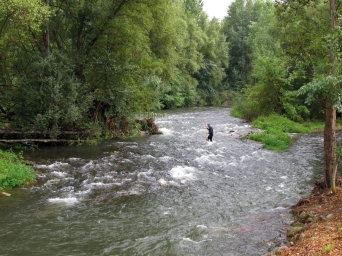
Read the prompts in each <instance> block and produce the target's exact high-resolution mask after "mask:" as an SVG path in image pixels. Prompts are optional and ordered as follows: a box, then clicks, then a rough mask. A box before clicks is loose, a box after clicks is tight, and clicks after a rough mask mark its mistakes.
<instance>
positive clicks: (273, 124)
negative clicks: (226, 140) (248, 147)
mask: <svg viewBox="0 0 342 256" xmlns="http://www.w3.org/2000/svg"><path fill="white" fill-rule="evenodd" d="M252 124H253V127H255V128H259V129H261V130H264V132H262V133H254V134H251V135H250V136H249V139H251V140H255V141H259V142H262V143H263V145H264V146H265V148H267V149H269V150H274V151H286V150H287V149H288V148H289V146H290V144H291V142H292V140H293V139H292V137H291V136H290V135H291V134H292V133H311V132H317V131H322V130H323V129H324V123H323V122H303V123H297V122H294V121H292V120H290V119H288V118H286V117H283V116H279V115H270V116H268V117H263V116H262V117H258V118H257V119H255V120H254V121H253V122H252Z"/></svg>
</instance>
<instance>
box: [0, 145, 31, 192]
mask: <svg viewBox="0 0 342 256" xmlns="http://www.w3.org/2000/svg"><path fill="white" fill-rule="evenodd" d="M34 177H35V172H34V170H33V168H32V167H31V166H29V165H26V164H25V163H24V159H23V156H22V154H21V153H19V154H15V153H12V152H6V151H2V150H0V190H1V189H4V188H14V187H18V186H22V185H26V184H29V183H31V182H32V181H33V180H34Z"/></svg>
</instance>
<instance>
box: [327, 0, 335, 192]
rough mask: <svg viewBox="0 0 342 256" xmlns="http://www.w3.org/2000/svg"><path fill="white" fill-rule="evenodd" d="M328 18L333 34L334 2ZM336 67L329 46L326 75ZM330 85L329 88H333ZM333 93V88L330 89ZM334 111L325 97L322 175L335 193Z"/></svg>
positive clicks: (333, 1)
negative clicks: (329, 18)
mask: <svg viewBox="0 0 342 256" xmlns="http://www.w3.org/2000/svg"><path fill="white" fill-rule="evenodd" d="M330 17H331V32H332V33H334V30H335V27H336V26H337V24H338V19H337V18H338V17H337V9H336V0H330ZM335 67H336V54H335V51H334V45H331V46H330V50H329V67H328V70H327V75H328V76H329V75H334V73H335ZM333 86H334V85H333V84H330V85H329V87H333ZM331 89H332V90H331V91H333V88H331ZM335 150H336V109H335V107H334V104H333V102H332V96H331V97H329V96H328V97H327V99H326V103H325V128H324V174H325V185H326V188H328V189H331V191H332V192H335V182H336V175H337V161H336V151H335Z"/></svg>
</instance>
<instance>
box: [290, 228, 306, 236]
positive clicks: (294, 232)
mask: <svg viewBox="0 0 342 256" xmlns="http://www.w3.org/2000/svg"><path fill="white" fill-rule="evenodd" d="M303 231H304V227H290V228H289V229H288V230H287V236H288V237H294V236H295V235H297V234H299V233H301V232H303Z"/></svg>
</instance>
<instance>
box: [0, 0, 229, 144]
mask: <svg viewBox="0 0 342 256" xmlns="http://www.w3.org/2000/svg"><path fill="white" fill-rule="evenodd" d="M202 6H203V3H202V1H198V0H176V1H174V0H114V1H112V0H94V1H79V0H77V1H76V0H71V1H61V0H48V1H41V0H11V1H8V0H0V28H1V30H0V46H1V47H0V60H1V61H0V90H1V92H2V93H1V94H0V125H1V126H2V128H3V130H5V131H19V132H21V133H22V136H23V137H28V136H30V137H39V138H42V137H43V138H62V137H63V136H64V135H65V133H66V132H70V131H78V132H79V135H78V136H83V137H84V138H94V137H95V138H98V137H102V136H107V137H108V136H109V137H113V136H115V137H121V136H125V135H127V134H130V133H131V132H132V131H133V130H134V129H135V128H136V127H137V125H136V122H135V120H134V119H135V116H136V115H137V114H139V113H146V112H150V111H154V110H157V109H161V108H178V107H189V106H195V105H198V104H200V105H212V104H221V103H222V102H223V101H224V100H225V93H224V89H223V87H222V86H221V85H222V80H223V79H224V78H225V76H226V74H225V68H227V64H228V43H227V42H226V39H225V37H224V34H223V33H222V31H221V23H220V22H219V21H218V20H217V19H213V20H212V21H209V19H208V17H207V15H206V14H205V13H204V12H203V10H202ZM80 134H81V135H80Z"/></svg>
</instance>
